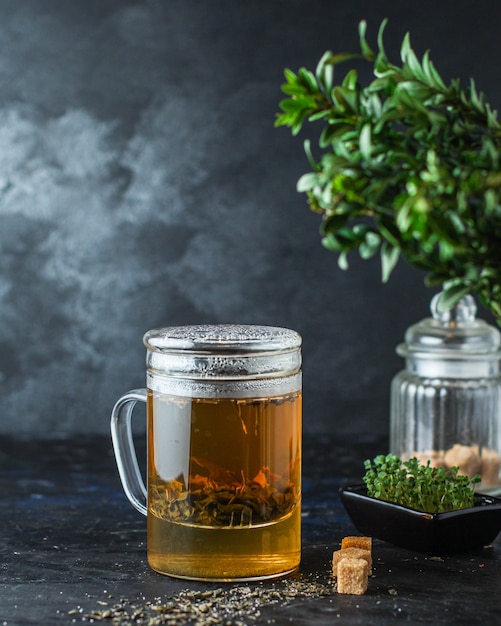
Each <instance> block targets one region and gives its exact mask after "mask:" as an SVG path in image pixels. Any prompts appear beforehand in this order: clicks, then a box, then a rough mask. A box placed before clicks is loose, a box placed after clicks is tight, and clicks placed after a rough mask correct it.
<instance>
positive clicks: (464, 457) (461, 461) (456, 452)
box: [444, 443, 482, 478]
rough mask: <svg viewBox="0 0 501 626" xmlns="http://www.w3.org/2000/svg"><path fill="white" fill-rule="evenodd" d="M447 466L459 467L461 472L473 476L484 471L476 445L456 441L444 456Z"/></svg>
mask: <svg viewBox="0 0 501 626" xmlns="http://www.w3.org/2000/svg"><path fill="white" fill-rule="evenodd" d="M444 461H445V464H446V465H447V467H448V468H449V469H450V468H452V467H456V466H457V467H459V474H462V475H464V476H468V477H469V478H472V477H473V476H475V474H479V473H480V472H481V471H482V461H481V459H480V456H479V454H478V452H477V450H475V448H474V446H462V445H460V444H459V443H456V444H455V445H454V446H452V448H449V449H448V450H447V451H446V453H445V456H444Z"/></svg>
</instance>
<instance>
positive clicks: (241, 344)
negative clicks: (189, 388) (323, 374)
mask: <svg viewBox="0 0 501 626" xmlns="http://www.w3.org/2000/svg"><path fill="white" fill-rule="evenodd" d="M143 341H144V345H145V346H146V347H147V348H148V350H150V351H156V352H162V353H172V352H179V351H189V352H196V353H208V352H210V353H214V352H219V353H234V354H245V353H258V352H259V353H263V352H264V353H266V352H282V351H288V350H298V349H299V348H300V346H301V336H300V335H299V333H297V332H296V331H294V330H290V329H288V328H281V327H276V326H258V325H250V324H249V325H245V324H214V325H191V326H171V327H166V328H157V329H153V330H150V331H148V332H147V333H146V334H145V335H144V338H143Z"/></svg>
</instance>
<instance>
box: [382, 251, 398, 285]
mask: <svg viewBox="0 0 501 626" xmlns="http://www.w3.org/2000/svg"><path fill="white" fill-rule="evenodd" d="M399 257H400V250H399V249H398V248H395V247H393V246H392V245H390V244H389V243H388V242H387V241H385V242H383V245H382V246H381V275H382V281H383V283H386V282H388V279H389V278H390V275H391V273H392V271H393V270H394V268H395V266H396V264H397V263H398V259H399Z"/></svg>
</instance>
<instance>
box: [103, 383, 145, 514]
mask: <svg viewBox="0 0 501 626" xmlns="http://www.w3.org/2000/svg"><path fill="white" fill-rule="evenodd" d="M146 397H147V394H146V389H133V390H132V391H129V392H128V393H126V394H124V395H123V396H122V397H121V398H120V399H119V400H118V401H117V403H116V404H115V406H114V407H113V411H112V412H111V438H112V441H113V449H114V451H115V458H116V461H117V466H118V473H119V475H120V479H121V481H122V486H123V488H124V491H125V495H126V496H127V497H128V498H129V500H130V502H131V504H132V506H133V507H134V508H135V509H137V510H138V511H139V512H140V513H142V514H143V515H146V513H147V509H146V487H145V486H144V480H143V477H142V476H141V470H140V469H139V465H138V462H137V455H136V450H135V448H134V441H133V438H132V427H131V420H132V412H133V410H134V406H135V405H136V402H146Z"/></svg>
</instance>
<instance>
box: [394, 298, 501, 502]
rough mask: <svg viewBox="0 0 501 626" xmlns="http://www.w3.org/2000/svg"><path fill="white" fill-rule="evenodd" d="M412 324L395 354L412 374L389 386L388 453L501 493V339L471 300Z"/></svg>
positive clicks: (404, 373)
mask: <svg viewBox="0 0 501 626" xmlns="http://www.w3.org/2000/svg"><path fill="white" fill-rule="evenodd" d="M439 297H440V294H437V295H436V296H435V297H434V298H433V299H432V301H431V307H430V308H431V313H432V317H431V318H426V319H424V320H422V321H421V322H419V323H417V324H415V325H413V326H411V327H410V328H409V329H408V330H407V332H406V334H405V343H402V344H400V345H399V346H398V347H397V353H398V354H399V355H400V356H402V357H404V358H405V363H406V369H405V370H403V371H401V372H399V373H398V374H397V375H396V376H395V378H394V379H393V381H392V383H391V402H390V452H392V453H393V454H395V455H396V456H398V457H400V458H402V459H403V460H406V459H409V458H411V457H417V458H419V459H420V460H421V461H422V462H426V461H427V460H430V464H431V465H432V466H442V467H445V468H452V467H454V466H457V467H459V473H461V474H466V475H468V476H470V477H473V476H474V475H475V474H480V476H481V478H482V481H481V483H479V485H478V486H477V488H478V490H481V491H484V492H491V493H493V492H496V491H498V490H499V489H500V487H501V467H500V453H501V371H500V359H501V350H500V345H501V335H500V333H499V331H498V330H497V329H496V328H494V327H493V326H490V325H489V324H487V323H486V322H485V321H483V320H480V319H476V317H475V315H476V310H477V307H476V305H475V301H474V299H473V298H472V296H470V295H468V296H465V297H464V298H462V299H461V300H460V301H459V303H458V304H457V305H456V306H455V307H454V308H452V309H450V310H448V311H445V312H441V311H439V308H438V300H439Z"/></svg>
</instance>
